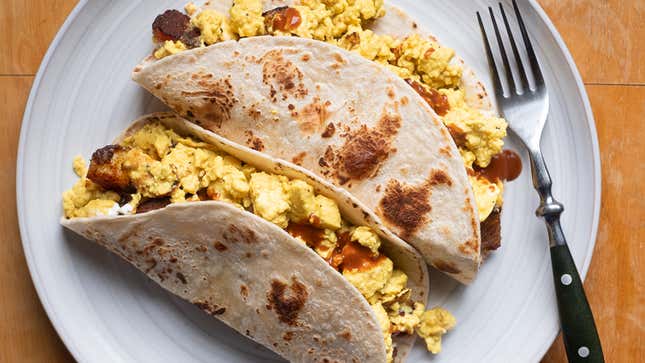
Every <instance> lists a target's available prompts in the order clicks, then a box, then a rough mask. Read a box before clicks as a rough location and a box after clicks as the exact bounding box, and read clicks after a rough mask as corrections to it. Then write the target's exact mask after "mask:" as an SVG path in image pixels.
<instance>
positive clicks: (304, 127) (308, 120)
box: [292, 97, 331, 134]
mask: <svg viewBox="0 0 645 363" xmlns="http://www.w3.org/2000/svg"><path fill="white" fill-rule="evenodd" d="M330 105H331V102H329V101H326V102H322V101H321V100H320V98H319V97H314V99H313V101H312V102H311V103H310V104H308V105H306V106H304V107H303V108H302V109H301V110H300V111H299V112H292V116H293V117H295V118H296V121H298V126H299V128H300V131H302V132H303V133H305V134H312V133H314V132H316V131H318V130H319V129H320V128H321V127H322V125H323V124H324V123H325V121H327V117H329V112H328V111H327V107H329V106H330Z"/></svg>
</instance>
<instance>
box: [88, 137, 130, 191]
mask: <svg viewBox="0 0 645 363" xmlns="http://www.w3.org/2000/svg"><path fill="white" fill-rule="evenodd" d="M127 152H128V149H126V148H125V147H123V146H120V145H107V146H104V147H102V148H100V149H98V150H96V151H95V152H94V154H92V161H91V162H90V168H89V170H88V171H87V178H88V179H90V180H91V181H93V182H94V183H96V184H98V185H100V186H101V187H103V188H104V189H106V190H113V191H116V192H131V191H133V187H132V185H131V182H130V176H129V175H128V172H127V171H126V170H124V168H123V162H124V161H125V159H126V155H127Z"/></svg>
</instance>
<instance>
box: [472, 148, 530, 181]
mask: <svg viewBox="0 0 645 363" xmlns="http://www.w3.org/2000/svg"><path fill="white" fill-rule="evenodd" d="M474 171H475V174H477V175H480V176H483V177H484V178H486V179H488V180H490V181H491V182H497V181H511V180H514V179H516V178H517V177H518V176H519V175H520V173H521V172H522V159H521V158H520V156H519V155H518V154H517V153H516V152H515V151H513V150H508V149H506V150H504V151H502V152H501V153H499V154H497V155H495V156H493V158H492V159H491V161H490V164H488V166H487V167H485V168H480V167H478V166H475V167H474Z"/></svg>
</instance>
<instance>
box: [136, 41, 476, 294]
mask: <svg viewBox="0 0 645 363" xmlns="http://www.w3.org/2000/svg"><path fill="white" fill-rule="evenodd" d="M133 79H134V80H135V81H137V82H138V83H139V84H141V85H142V86H143V87H145V88H146V89H147V90H149V91H150V92H151V93H153V94H154V95H155V96H157V97H158V98H159V99H161V100H162V101H163V102H165V103H166V104H167V105H169V106H170V107H171V108H172V109H173V110H175V111H176V112H177V113H179V114H180V115H182V116H185V117H186V118H188V119H190V120H192V121H193V122H195V123H196V124H198V125H200V126H201V127H204V128H206V129H208V130H211V131H213V132H215V133H217V134H219V135H221V136H223V137H225V138H227V139H229V140H232V141H234V142H236V143H240V144H244V145H246V146H249V147H252V148H255V149H256V150H258V151H262V152H264V153H266V154H269V155H271V156H272V157H275V158H279V159H283V160H289V161H292V162H294V163H296V164H299V165H301V166H302V167H304V168H307V169H309V170H311V171H313V172H314V173H315V174H317V175H319V176H321V177H323V178H325V179H326V180H327V181H330V182H332V183H334V184H335V185H337V186H342V187H343V188H344V189H346V190H348V191H349V192H350V193H352V194H353V195H354V196H355V197H356V198H358V199H359V200H361V201H362V202H363V203H365V205H367V207H368V208H370V209H371V210H373V211H375V212H376V213H377V214H378V215H379V216H380V217H381V219H382V220H383V221H384V222H385V224H386V225H387V227H388V228H390V229H392V230H393V231H394V233H396V234H397V235H399V236H400V237H401V238H403V239H404V240H406V241H407V242H409V243H410V244H412V245H413V246H414V247H416V248H417V249H418V250H419V251H420V252H421V254H422V255H423V256H424V257H425V259H426V261H427V262H429V263H430V264H432V265H434V266H435V267H436V268H438V269H439V270H441V271H443V272H446V273H448V274H449V275H451V276H453V277H454V278H456V279H458V280H459V281H461V282H464V283H468V282H470V281H472V280H473V278H474V277H475V274H476V272H477V270H478V268H479V264H480V261H481V255H480V235H479V217H478V214H477V208H476V205H475V200H474V197H473V192H472V189H471V186H470V184H469V181H468V178H467V175H466V170H465V168H464V166H463V161H462V159H461V156H460V154H459V151H458V150H457V147H456V146H455V144H454V141H453V140H452V138H451V136H450V134H449V132H448V130H447V129H446V127H445V126H444V125H443V123H442V122H441V120H440V119H439V118H438V116H437V115H436V114H435V113H434V111H433V110H432V109H431V108H430V106H428V104H427V103H426V102H425V101H424V100H423V98H421V96H419V95H418V94H417V93H416V92H415V91H414V90H413V89H412V88H411V87H410V86H409V85H408V84H407V83H405V81H404V80H402V79H400V78H399V77H398V76H396V75H395V74H393V73H391V72H390V71H388V70H386V69H385V68H384V67H382V66H381V65H378V64H376V63H374V62H371V61H368V60H366V59H364V58H362V57H361V56H360V55H358V54H355V53H351V52H348V51H345V50H342V49H340V48H337V47H335V46H332V45H329V44H326V43H323V42H318V41H314V40H309V39H302V38H296V37H273V36H264V37H251V38H245V39H242V40H240V41H228V42H223V43H218V44H215V45H211V46H209V47H206V48H198V49H193V50H188V51H185V52H182V53H179V54H176V55H173V56H170V57H166V58H164V59H161V60H155V59H153V58H148V59H147V60H145V61H144V62H143V63H142V64H140V65H139V66H138V67H136V68H135V70H134V73H133ZM330 125H331V126H330Z"/></svg>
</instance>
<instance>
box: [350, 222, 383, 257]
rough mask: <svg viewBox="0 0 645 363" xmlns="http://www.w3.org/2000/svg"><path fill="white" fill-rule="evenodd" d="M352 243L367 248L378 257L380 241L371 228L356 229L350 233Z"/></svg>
mask: <svg viewBox="0 0 645 363" xmlns="http://www.w3.org/2000/svg"><path fill="white" fill-rule="evenodd" d="M351 238H352V241H356V242H358V243H359V244H361V245H363V246H365V247H367V248H369V249H370V250H371V251H372V253H373V254H374V255H378V250H379V248H380V247H381V239H380V238H379V237H378V235H377V234H376V233H374V231H372V229H371V228H367V227H363V226H361V227H356V229H354V230H353V231H352V237H351Z"/></svg>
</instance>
